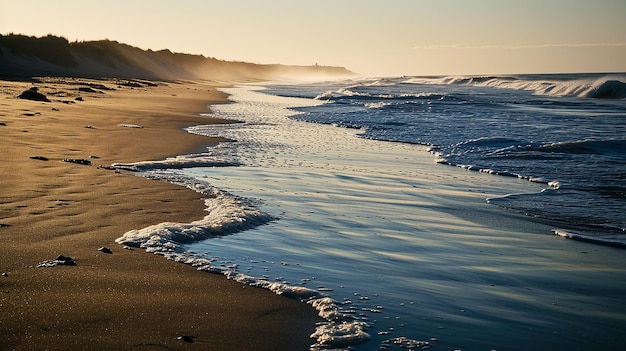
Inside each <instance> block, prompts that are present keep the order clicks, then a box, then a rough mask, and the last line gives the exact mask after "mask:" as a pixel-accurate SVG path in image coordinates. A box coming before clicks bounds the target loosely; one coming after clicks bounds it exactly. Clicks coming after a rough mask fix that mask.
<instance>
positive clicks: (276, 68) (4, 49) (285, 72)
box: [0, 34, 355, 80]
mask: <svg viewBox="0 0 626 351" xmlns="http://www.w3.org/2000/svg"><path fill="white" fill-rule="evenodd" d="M354 75H355V74H354V73H353V72H351V71H349V70H347V69H346V68H343V67H332V66H318V65H314V66H288V65H281V64H254V63H247V62H238V61H224V60H219V59H216V58H213V57H205V56H202V55H192V54H183V53H174V52H171V51H170V50H159V51H152V50H143V49H140V48H137V47H133V46H130V45H127V44H123V43H119V42H116V41H111V40H98V41H81V42H69V41H68V40H67V39H65V38H63V37H58V36H54V35H48V36H45V37H32V36H25V35H19V34H9V35H1V34H0V78H5V79H20V78H29V77H36V76H65V77H82V78H141V79H156V80H177V79H206V80H245V79H259V80H272V79H281V78H305V77H311V76H314V77H320V78H335V77H348V76H354Z"/></svg>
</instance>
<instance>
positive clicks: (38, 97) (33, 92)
mask: <svg viewBox="0 0 626 351" xmlns="http://www.w3.org/2000/svg"><path fill="white" fill-rule="evenodd" d="M17 97H18V98H20V99H26V100H34V101H45V102H50V100H48V98H47V97H46V96H45V95H44V94H42V93H39V92H37V87H32V88H30V89H28V90H24V91H23V92H22V93H21V94H20V95H18V96H17Z"/></svg>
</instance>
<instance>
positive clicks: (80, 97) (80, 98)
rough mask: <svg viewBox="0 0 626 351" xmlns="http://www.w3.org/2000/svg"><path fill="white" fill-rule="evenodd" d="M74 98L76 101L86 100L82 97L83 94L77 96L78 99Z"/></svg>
mask: <svg viewBox="0 0 626 351" xmlns="http://www.w3.org/2000/svg"><path fill="white" fill-rule="evenodd" d="M74 100H76V101H85V100H84V99H83V97H82V96H79V97H77V98H76V99H74Z"/></svg>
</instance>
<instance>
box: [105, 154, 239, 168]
mask: <svg viewBox="0 0 626 351" xmlns="http://www.w3.org/2000/svg"><path fill="white" fill-rule="evenodd" d="M238 165H239V164H238V163H237V162H234V161H224V160H220V159H217V158H216V157H214V156H212V155H211V154H209V153H200V154H190V155H181V156H176V157H169V158H167V159H165V160H159V161H143V162H135V163H114V164H112V165H111V166H112V167H115V168H119V169H124V170H128V171H133V172H142V171H153V170H157V169H181V168H192V167H229V166H238Z"/></svg>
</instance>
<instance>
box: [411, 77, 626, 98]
mask: <svg viewBox="0 0 626 351" xmlns="http://www.w3.org/2000/svg"><path fill="white" fill-rule="evenodd" d="M624 80H626V77H624V76H621V75H618V76H605V77H600V78H582V79H567V80H563V79H547V78H545V77H541V78H533V77H509V76H502V77H496V76H446V77H415V78H411V79H408V80H406V81H404V83H413V84H443V85H450V84H456V85H473V86H482V87H492V88H502V89H513V90H529V91H532V92H534V93H535V94H536V95H550V96H571V97H583V98H595V99H623V98H626V83H624Z"/></svg>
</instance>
